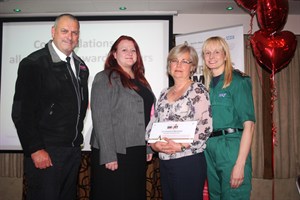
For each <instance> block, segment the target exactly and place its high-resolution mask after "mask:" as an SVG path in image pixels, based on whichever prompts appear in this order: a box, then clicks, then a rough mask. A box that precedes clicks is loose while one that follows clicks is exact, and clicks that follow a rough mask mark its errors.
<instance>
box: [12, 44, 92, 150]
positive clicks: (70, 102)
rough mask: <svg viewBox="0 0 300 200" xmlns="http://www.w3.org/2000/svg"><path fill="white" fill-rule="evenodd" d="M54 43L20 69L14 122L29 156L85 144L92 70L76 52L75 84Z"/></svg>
mask: <svg viewBox="0 0 300 200" xmlns="http://www.w3.org/2000/svg"><path fill="white" fill-rule="evenodd" d="M51 42H52V41H50V42H49V43H48V44H47V45H46V46H45V48H43V49H40V50H38V51H36V52H33V53H32V54H30V55H29V56H28V57H26V58H24V59H23V60H22V61H21V63H20V65H19V69H18V78H17V81H16V87H15V95H14V100H13V107H12V119H13V122H14V124H15V126H16V129H17V132H18V136H19V139H20V142H21V145H22V148H23V151H24V154H25V155H27V156H29V155H30V154H31V153H33V152H35V151H37V150H40V149H46V148H47V146H64V147H68V146H70V147H71V146H80V145H81V144H82V143H83V136H82V133H81V131H82V129H83V120H84V118H85V114H86V109H87V106H88V76H89V70H88V68H87V66H86V65H85V63H84V62H83V61H82V60H81V59H80V58H79V57H78V56H77V55H76V54H75V53H74V52H73V58H74V61H75V66H76V69H77V74H79V76H78V77H79V78H78V79H77V80H76V78H75V77H74V76H73V77H72V75H71V73H70V71H69V70H68V68H67V66H66V62H64V61H62V60H60V58H59V57H58V55H57V54H56V52H55V51H54V49H53V47H52V44H51ZM77 83H78V85H77ZM76 85H77V86H76Z"/></svg>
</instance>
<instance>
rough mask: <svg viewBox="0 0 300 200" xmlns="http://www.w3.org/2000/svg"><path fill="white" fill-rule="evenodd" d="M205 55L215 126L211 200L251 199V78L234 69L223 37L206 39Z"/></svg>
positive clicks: (208, 152) (209, 150)
mask: <svg viewBox="0 0 300 200" xmlns="http://www.w3.org/2000/svg"><path fill="white" fill-rule="evenodd" d="M202 56H203V61H204V64H203V73H204V78H205V85H206V87H207V88H208V89H209V93H210V100H211V108H212V114H213V128H214V130H213V132H212V134H211V136H210V138H209V139H208V141H207V146H206V149H205V157H206V160H207V169H208V170H207V177H208V190H209V196H210V200H217V199H218V200H219V199H239V200H249V199H250V193H251V178H252V164H251V154H250V148H251V142H252V137H253V132H254V122H255V113H254V105H253V97H252V85H251V79H250V77H249V76H247V75H245V74H244V73H241V72H239V71H237V70H234V69H233V66H232V63H231V58H230V52H229V47H228V44H227V43H226V41H225V40H224V39H223V38H221V37H211V38H209V39H207V40H206V41H205V42H204V43H203V46H202Z"/></svg>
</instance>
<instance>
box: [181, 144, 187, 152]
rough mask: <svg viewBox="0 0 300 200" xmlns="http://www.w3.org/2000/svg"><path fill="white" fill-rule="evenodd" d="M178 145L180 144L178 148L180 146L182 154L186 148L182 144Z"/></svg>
mask: <svg viewBox="0 0 300 200" xmlns="http://www.w3.org/2000/svg"><path fill="white" fill-rule="evenodd" d="M179 144H180V146H181V151H182V152H185V150H186V147H185V146H184V145H183V144H181V143H179Z"/></svg>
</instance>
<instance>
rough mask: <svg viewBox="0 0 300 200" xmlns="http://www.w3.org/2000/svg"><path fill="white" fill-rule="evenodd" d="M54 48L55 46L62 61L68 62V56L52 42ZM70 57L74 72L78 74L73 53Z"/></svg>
mask: <svg viewBox="0 0 300 200" xmlns="http://www.w3.org/2000/svg"><path fill="white" fill-rule="evenodd" d="M52 46H53V49H54V51H55V52H56V53H57V55H58V57H59V58H60V59H61V60H63V61H65V62H67V59H66V58H67V56H66V55H65V54H64V53H63V52H61V51H60V50H59V49H58V48H57V47H56V45H55V44H54V42H53V41H52ZM69 57H70V58H71V59H70V63H71V68H72V70H73V73H74V74H76V70H75V64H74V59H73V52H72V53H71V54H70V55H69Z"/></svg>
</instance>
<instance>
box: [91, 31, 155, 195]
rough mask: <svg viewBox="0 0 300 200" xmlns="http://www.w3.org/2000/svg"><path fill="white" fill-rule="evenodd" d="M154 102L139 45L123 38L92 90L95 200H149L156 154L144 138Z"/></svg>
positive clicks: (108, 58) (120, 38)
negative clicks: (148, 167) (150, 170)
mask: <svg viewBox="0 0 300 200" xmlns="http://www.w3.org/2000/svg"><path fill="white" fill-rule="evenodd" d="M154 101H155V97H154V94H153V93H152V91H151V88H150V85H149V83H148V81H147V80H146V78H145V76H144V64H143V60H142V56H141V53H140V50H139V47H138V44H137V43H136V41H135V40H134V39H133V38H132V37H129V36H121V37H119V38H118V39H117V41H116V42H115V43H114V44H113V46H112V47H111V50H110V52H109V54H108V57H107V60H106V62H105V67H104V70H103V71H101V72H99V73H98V74H97V75H96V76H95V79H94V81H93V85H92V91H91V110H92V121H93V131H92V135H91V142H90V144H91V147H92V155H91V193H90V198H91V199H97V200H98V199H107V200H142V199H146V160H148V161H149V160H151V159H152V152H151V150H150V148H149V147H147V146H146V143H145V134H144V133H145V127H146V125H147V124H148V122H149V120H150V113H151V108H152V106H153V105H154ZM147 148H149V149H148V154H147V153H146V152H147Z"/></svg>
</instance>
